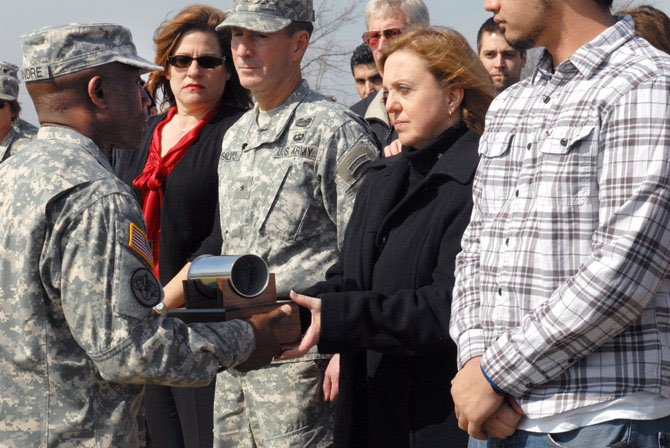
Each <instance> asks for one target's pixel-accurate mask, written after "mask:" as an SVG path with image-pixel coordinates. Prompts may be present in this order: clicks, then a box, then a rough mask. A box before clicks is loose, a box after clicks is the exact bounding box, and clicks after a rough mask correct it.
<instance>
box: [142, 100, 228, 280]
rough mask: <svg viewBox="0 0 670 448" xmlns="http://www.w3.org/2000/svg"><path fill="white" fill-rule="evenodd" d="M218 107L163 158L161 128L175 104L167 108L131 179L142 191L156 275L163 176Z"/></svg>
mask: <svg viewBox="0 0 670 448" xmlns="http://www.w3.org/2000/svg"><path fill="white" fill-rule="evenodd" d="M218 110H219V108H218V107H215V108H214V109H212V110H210V111H209V112H207V114H206V115H205V116H204V117H203V118H202V120H200V121H199V122H198V124H196V125H195V126H194V127H193V129H191V130H190V131H189V132H188V133H186V134H185V135H184V136H183V137H182V138H181V139H180V140H179V141H178V142H177V144H176V145H174V146H173V147H172V148H170V150H169V151H168V152H167V153H166V154H165V157H161V149H162V148H161V134H162V133H163V128H164V127H165V125H166V124H167V123H169V122H170V120H172V117H174V115H175V113H176V112H177V108H176V107H172V108H170V109H169V110H168V112H167V116H166V117H165V118H164V119H163V120H162V121H161V122H160V123H158V125H157V126H156V129H154V133H153V136H152V138H151V146H150V147H149V155H148V157H147V163H146V165H145V166H144V170H143V171H142V173H140V175H139V176H137V178H135V180H134V181H133V186H134V187H135V188H137V189H139V190H140V192H141V194H142V213H143V214H144V221H145V222H146V224H147V238H148V240H149V243H150V244H152V256H153V261H154V266H155V268H154V272H155V273H156V276H158V260H159V258H158V255H159V253H160V244H159V241H160V233H161V208H162V206H163V193H164V190H165V188H164V185H165V179H167V177H168V176H169V175H170V173H171V172H172V170H173V169H174V167H175V166H176V165H177V163H179V161H180V160H181V158H182V157H184V155H186V151H188V149H189V148H190V147H191V145H192V144H193V143H194V142H195V141H196V140H197V139H198V137H199V136H200V131H201V130H202V127H203V126H204V125H205V124H207V122H209V120H210V119H211V118H212V117H213V116H214V115H215V114H216V113H217V112H218Z"/></svg>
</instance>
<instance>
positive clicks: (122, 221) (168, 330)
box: [54, 194, 254, 385]
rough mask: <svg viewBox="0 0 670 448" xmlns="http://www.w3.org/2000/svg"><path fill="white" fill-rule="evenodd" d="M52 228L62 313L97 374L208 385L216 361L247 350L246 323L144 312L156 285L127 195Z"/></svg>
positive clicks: (241, 356)
mask: <svg viewBox="0 0 670 448" xmlns="http://www.w3.org/2000/svg"><path fill="white" fill-rule="evenodd" d="M58 227H62V229H63V230H62V231H61V232H60V233H58V232H56V233H57V234H56V235H54V238H55V239H57V241H54V243H57V244H59V245H60V254H61V260H60V262H61V266H62V278H61V282H60V285H61V297H62V306H63V313H64V315H65V318H66V320H67V323H68V326H69V327H70V329H71V332H72V335H73V336H74V338H75V340H76V341H77V343H78V344H79V345H80V346H81V347H82V348H83V349H84V350H85V351H86V353H87V355H88V356H89V357H90V358H91V359H92V360H93V362H94V363H95V364H96V366H97V368H98V370H99V371H100V374H101V375H102V377H103V378H105V379H107V380H110V381H116V382H134V383H160V384H169V385H200V384H207V383H208V382H209V381H210V380H211V379H212V378H213V377H214V375H215V374H216V372H217V371H218V370H219V368H220V367H221V366H223V367H230V366H233V365H236V364H238V363H240V362H243V361H244V360H246V358H247V357H248V356H249V355H250V354H251V352H252V351H253V349H254V339H253V330H252V329H251V327H250V325H249V324H248V323H246V322H243V321H229V322H219V323H212V324H192V325H186V324H184V323H183V322H182V321H180V320H178V319H170V318H162V317H160V316H158V315H157V314H156V313H154V312H153V311H152V310H151V307H152V306H154V305H155V304H156V303H158V301H159V300H161V298H162V289H161V287H160V285H159V283H158V281H157V280H156V278H155V277H154V275H153V274H152V272H151V269H150V266H149V262H148V261H147V260H148V254H149V253H150V251H149V250H147V247H148V245H147V243H146V239H145V238H144V234H143V228H144V225H143V222H142V216H141V214H140V213H139V210H138V209H137V208H136V206H135V205H134V204H132V198H130V196H126V195H123V194H110V195H107V196H104V197H102V198H101V199H98V200H97V201H95V202H93V203H92V204H90V205H88V206H87V207H86V208H85V209H84V210H83V211H81V212H80V213H77V214H76V215H75V216H74V217H73V218H72V217H71V218H69V219H68V222H66V223H61V225H60V226H59V225H57V226H56V228H58Z"/></svg>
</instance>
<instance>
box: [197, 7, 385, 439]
mask: <svg viewBox="0 0 670 448" xmlns="http://www.w3.org/2000/svg"><path fill="white" fill-rule="evenodd" d="M313 21H314V10H313V4H312V0H236V1H235V4H234V8H233V10H232V11H230V12H229V14H228V17H227V18H226V20H225V21H224V22H223V23H222V24H221V25H219V27H218V28H219V29H221V28H230V29H231V31H232V42H231V49H232V56H233V62H234V64H235V69H236V70H237V73H238V75H239V78H240V83H241V85H242V86H243V87H245V88H247V89H249V90H250V91H251V93H252V94H253V96H254V98H255V100H256V106H255V107H254V109H252V110H250V111H248V112H247V113H246V114H244V115H243V116H242V117H241V118H240V119H239V120H238V121H237V122H236V123H235V124H234V125H233V126H231V128H230V129H229V130H228V132H227V133H226V135H225V137H224V140H223V143H222V152H221V158H220V160H219V166H218V171H219V210H220V234H221V240H220V241H219V243H220V244H219V245H218V247H216V244H214V245H213V246H214V247H213V249H212V250H213V251H220V252H218V253H222V254H240V253H254V254H257V255H259V256H261V257H263V258H264V259H265V260H266V261H267V263H268V266H269V268H270V271H271V272H273V273H274V274H275V278H276V284H277V285H276V286H277V295H278V297H279V298H280V299H288V295H289V292H290V289H291V288H295V289H298V290H300V289H305V288H307V287H309V286H311V285H312V284H314V283H316V282H318V281H320V280H322V279H323V278H324V275H325V271H326V269H327V268H328V267H330V266H331V265H332V264H333V263H334V262H335V261H336V260H337V258H338V255H339V247H340V245H341V243H342V241H343V238H344V232H345V227H346V223H347V222H348V219H349V216H350V214H351V211H352V208H353V203H354V196H355V193H356V191H357V188H358V185H359V184H360V182H359V181H360V178H361V175H362V173H363V171H364V167H365V165H366V163H367V162H368V161H370V160H373V159H376V158H377V155H378V151H379V149H378V148H377V146H376V143H375V142H374V136H373V135H372V131H371V130H370V129H369V128H368V127H367V126H366V124H365V122H364V121H363V120H361V119H360V117H358V116H356V115H355V114H354V113H352V112H351V111H349V110H347V109H345V108H343V107H341V106H339V105H338V104H336V103H334V102H332V101H330V100H328V99H327V98H325V97H324V96H322V95H319V94H317V93H316V92H314V91H313V90H311V89H310V88H309V86H308V85H307V83H306V82H305V81H304V80H303V79H302V73H301V69H300V63H301V61H302V58H303V56H304V54H305V51H306V50H307V46H308V44H309V39H310V36H311V33H312V30H313V24H312V22H313ZM210 253H214V252H210ZM306 317H307V318H309V316H306ZM305 323H307V322H305ZM329 357H330V355H320V354H318V353H316V351H315V352H314V353H308V355H307V356H306V357H304V358H302V359H299V360H293V361H280V362H273V363H272V364H271V365H270V366H268V367H267V368H265V369H262V370H261V371H258V372H257V373H256V374H251V375H247V374H237V372H234V371H225V372H222V373H221V374H219V377H218V379H217V382H216V397H215V405H214V419H215V422H214V426H215V438H216V439H217V440H216V443H217V446H218V447H235V448H239V447H244V448H246V447H255V446H263V447H287V446H299V447H310V448H314V447H317V448H318V447H329V446H332V440H333V437H332V430H333V420H334V406H333V405H332V403H330V402H331V401H334V399H335V397H336V395H337V375H335V376H333V375H332V374H331V370H330V369H328V370H327V367H328V366H329ZM333 360H334V361H333V364H332V366H331V368H337V369H339V359H338V358H337V357H334V358H333ZM324 376H325V379H324ZM322 390H323V392H322ZM324 392H325V399H324V396H323V394H324Z"/></svg>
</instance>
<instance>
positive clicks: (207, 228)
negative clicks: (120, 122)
mask: <svg viewBox="0 0 670 448" xmlns="http://www.w3.org/2000/svg"><path fill="white" fill-rule="evenodd" d="M244 112H245V111H244V110H242V109H237V108H233V107H230V106H224V107H222V108H221V110H220V111H219V113H218V114H217V115H216V116H215V117H213V118H212V119H211V121H210V122H209V123H207V124H206V125H205V126H203V128H202V130H201V131H200V136H199V137H198V139H197V140H196V141H195V142H194V143H193V145H192V146H191V147H190V148H189V149H188V151H187V152H186V154H185V155H184V156H183V157H182V159H181V160H180V161H179V163H178V164H177V165H175V167H174V169H173V170H172V172H171V173H170V175H169V176H167V178H166V179H165V184H164V195H165V196H164V199H163V207H162V209H161V234H160V248H161V250H160V255H159V257H160V260H159V266H160V281H161V283H162V284H166V283H167V282H169V281H170V280H171V279H172V277H174V276H175V275H176V274H177V273H178V272H179V271H180V270H181V268H182V267H184V265H185V264H186V262H187V261H189V259H190V257H191V256H192V255H193V254H194V253H195V252H196V250H197V249H198V248H199V247H200V245H201V244H202V243H203V240H205V238H206V237H208V236H209V235H210V234H211V233H212V226H213V225H214V223H215V213H216V211H217V210H218V207H219V195H218V191H219V177H218V174H217V168H218V166H219V156H220V154H221V141H222V140H223V136H224V134H225V133H226V131H227V130H228V128H230V126H232V125H233V124H234V123H235V122H236V121H237V120H238V118H239V117H241V116H242V114H244ZM164 118H165V114H161V115H157V116H154V117H151V118H150V119H149V120H150V121H149V129H148V130H147V133H146V135H145V137H144V142H143V144H142V146H141V147H140V149H138V150H136V151H128V150H115V151H114V152H113V156H112V165H113V167H114V172H115V173H116V175H117V176H119V177H120V178H121V180H123V181H124V182H126V183H127V184H128V185H130V186H131V187H132V185H133V180H134V179H135V178H136V177H137V176H138V175H139V174H140V173H141V172H142V170H143V169H144V165H146V161H147V157H148V155H149V147H150V146H151V139H152V137H153V132H154V129H155V128H156V126H157V125H158V123H160V122H161V120H163V119H164ZM133 190H134V191H135V196H136V197H137V199H138V202H139V203H140V204H141V203H142V197H141V194H140V192H139V190H137V189H135V188H133ZM218 250H220V247H219V248H218Z"/></svg>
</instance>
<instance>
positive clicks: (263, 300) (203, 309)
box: [168, 274, 300, 347]
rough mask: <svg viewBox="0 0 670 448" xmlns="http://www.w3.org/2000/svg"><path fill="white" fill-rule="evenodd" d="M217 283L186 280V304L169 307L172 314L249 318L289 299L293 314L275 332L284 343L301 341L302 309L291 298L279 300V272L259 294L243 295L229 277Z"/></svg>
mask: <svg viewBox="0 0 670 448" xmlns="http://www.w3.org/2000/svg"><path fill="white" fill-rule="evenodd" d="M216 283H217V287H216V288H214V287H211V286H206V285H204V284H202V283H201V282H199V281H198V280H184V299H185V302H186V308H182V309H174V310H169V311H168V316H170V317H177V318H179V319H182V320H183V321H185V322H220V321H224V320H232V319H248V318H249V317H251V316H252V315H253V314H258V313H264V312H266V311H270V310H272V309H274V308H277V307H279V306H281V305H284V304H286V303H288V304H290V305H291V310H292V312H291V315H290V316H288V317H286V318H284V319H283V320H282V321H281V322H279V324H277V325H276V326H275V334H276V335H277V339H279V343H280V344H281V345H282V346H286V347H288V346H291V345H294V344H296V343H298V342H299V341H300V313H299V311H298V305H296V304H295V303H294V302H292V301H290V300H277V287H276V284H275V275H274V274H270V280H269V282H268V286H267V288H265V290H264V291H263V292H262V293H260V294H259V295H257V296H255V297H243V296H240V295H239V294H237V293H236V292H235V290H233V288H232V287H231V286H230V283H229V281H228V277H220V278H218V279H217V282H216Z"/></svg>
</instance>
